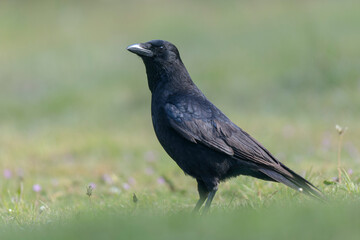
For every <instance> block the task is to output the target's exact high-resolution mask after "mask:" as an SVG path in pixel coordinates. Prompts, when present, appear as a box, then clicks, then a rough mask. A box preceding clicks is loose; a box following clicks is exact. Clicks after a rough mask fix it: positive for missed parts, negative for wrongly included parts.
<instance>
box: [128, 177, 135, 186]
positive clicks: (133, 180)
mask: <svg viewBox="0 0 360 240" xmlns="http://www.w3.org/2000/svg"><path fill="white" fill-rule="evenodd" d="M128 183H129V184H130V185H135V184H136V180H135V178H133V177H129V178H128Z"/></svg>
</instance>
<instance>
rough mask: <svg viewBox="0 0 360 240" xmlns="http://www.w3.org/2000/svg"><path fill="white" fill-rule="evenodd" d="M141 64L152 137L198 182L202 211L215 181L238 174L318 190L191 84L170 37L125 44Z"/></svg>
mask: <svg viewBox="0 0 360 240" xmlns="http://www.w3.org/2000/svg"><path fill="white" fill-rule="evenodd" d="M127 50H129V51H130V52H132V53H135V54H136V55H138V56H140V57H141V58H142V60H143V62H144V64H145V68H146V74H147V78H148V85H149V88H150V91H151V93H152V96H151V115H152V122H153V126H154V130H155V133H156V136H157V138H158V140H159V142H160V144H161V145H162V147H163V148H164V149H165V151H166V152H167V153H168V154H169V155H170V157H171V158H172V159H173V160H174V161H175V162H176V163H177V164H178V165H179V167H180V168H181V169H182V170H183V171H184V172H185V173H186V174H188V175H190V176H192V177H194V178H195V179H196V181H197V183H198V191H199V195H200V199H199V200H198V202H197V203H196V206H195V209H194V210H195V211H197V210H199V209H200V207H201V206H202V205H203V203H204V201H205V200H206V199H207V201H206V204H205V209H204V211H207V210H208V209H209V207H210V205H211V202H212V200H213V198H214V196H215V193H216V191H217V189H218V185H219V183H220V182H221V181H224V180H226V179H228V178H231V177H235V176H238V175H248V176H252V177H256V178H259V179H263V180H267V181H274V182H280V183H284V184H285V185H287V186H289V187H291V188H293V189H295V190H297V191H300V192H304V193H306V194H308V195H312V196H315V197H321V196H322V193H321V192H320V191H319V190H318V189H317V188H316V187H315V186H314V185H313V184H311V183H310V182H309V181H307V180H306V179H304V178H302V177H301V176H299V175H298V174H296V173H295V172H294V171H292V170H291V169H289V168H288V167H286V166H285V165H284V164H282V163H281V162H279V161H278V160H277V159H276V158H275V157H274V156H273V155H272V154H271V153H270V152H269V151H268V150H267V149H266V148H265V147H263V146H262V145H261V144H260V143H259V142H258V141H256V140H255V139H254V138H253V137H251V136H250V135H249V134H248V133H246V132H245V131H243V130H242V129H241V128H240V127H238V126H236V125H235V124H234V123H233V122H231V121H230V119H229V118H227V117H226V116H225V114H223V113H222V112H221V111H220V110H219V109H218V108H217V107H216V106H215V105H213V104H212V103H211V102H210V101H209V100H208V99H207V98H206V97H205V95H204V94H203V93H202V92H201V91H200V90H199V89H198V88H197V86H196V85H195V84H194V82H193V81H192V80H191V77H190V75H189V73H188V71H187V70H186V68H185V66H184V64H183V62H182V61H181V58H180V54H179V51H178V49H177V48H176V47H175V46H174V45H173V44H171V43H170V42H167V41H163V40H152V41H149V42H146V43H139V44H133V45H131V46H129V47H128V48H127Z"/></svg>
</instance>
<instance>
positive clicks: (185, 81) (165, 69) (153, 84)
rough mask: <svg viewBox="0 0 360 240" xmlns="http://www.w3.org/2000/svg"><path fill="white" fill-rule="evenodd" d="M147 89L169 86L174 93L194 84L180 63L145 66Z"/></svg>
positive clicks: (153, 89)
mask: <svg viewBox="0 0 360 240" xmlns="http://www.w3.org/2000/svg"><path fill="white" fill-rule="evenodd" d="M145 66H146V74H147V77H148V85H149V89H150V91H151V92H152V93H154V91H155V89H156V88H157V87H158V86H160V85H163V84H166V85H168V86H169V89H172V90H173V91H174V92H176V91H181V90H186V89H187V88H189V87H190V86H193V85H194V83H193V81H192V80H191V77H190V75H189V73H188V71H187V70H186V68H185V66H184V64H183V63H182V62H181V61H178V62H174V63H169V64H166V65H165V64H145Z"/></svg>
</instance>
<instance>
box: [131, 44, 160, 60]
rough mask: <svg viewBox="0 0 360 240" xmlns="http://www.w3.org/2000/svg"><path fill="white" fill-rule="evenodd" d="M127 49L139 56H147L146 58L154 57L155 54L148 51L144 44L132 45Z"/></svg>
mask: <svg viewBox="0 0 360 240" xmlns="http://www.w3.org/2000/svg"><path fill="white" fill-rule="evenodd" d="M126 49H127V50H129V51H130V52H132V53H135V54H137V55H139V56H145V57H152V56H154V53H153V52H152V51H151V50H149V49H146V48H145V47H144V45H143V44H142V43H136V44H133V45H130V46H128V47H127V48H126Z"/></svg>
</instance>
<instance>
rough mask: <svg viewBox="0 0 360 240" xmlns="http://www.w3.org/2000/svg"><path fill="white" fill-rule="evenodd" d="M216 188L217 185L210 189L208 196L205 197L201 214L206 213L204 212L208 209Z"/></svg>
mask: <svg viewBox="0 0 360 240" xmlns="http://www.w3.org/2000/svg"><path fill="white" fill-rule="evenodd" d="M217 190H218V189H217V187H216V188H214V189H213V190H211V191H210V193H209V196H208V198H207V200H206V203H205V207H204V210H203V214H206V213H207V212H208V211H209V209H210V205H211V202H212V200H213V198H214V196H215V194H216V192H217Z"/></svg>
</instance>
